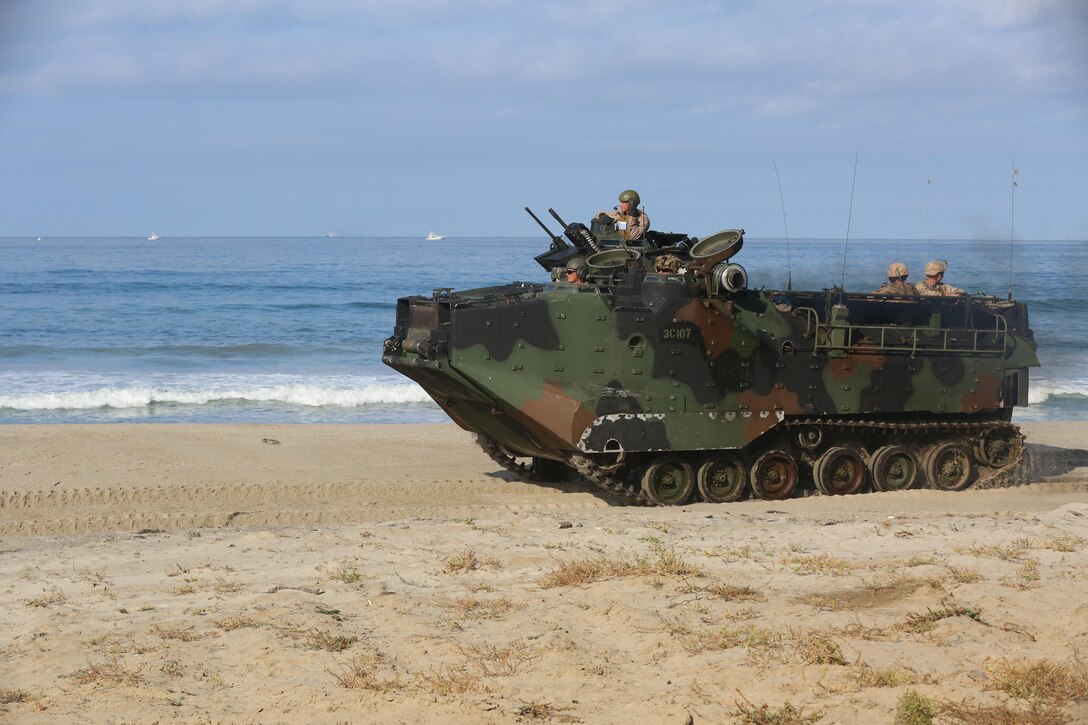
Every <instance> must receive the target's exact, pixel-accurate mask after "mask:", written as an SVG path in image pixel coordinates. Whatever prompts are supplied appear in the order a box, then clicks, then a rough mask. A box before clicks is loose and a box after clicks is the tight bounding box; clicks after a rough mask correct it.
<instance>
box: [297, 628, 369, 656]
mask: <svg viewBox="0 0 1088 725" xmlns="http://www.w3.org/2000/svg"><path fill="white" fill-rule="evenodd" d="M358 641H359V638H358V637H348V636H345V635H342V634H330V633H329V632H322V631H321V630H318V629H311V630H310V631H309V632H307V633H306V635H305V637H304V638H303V641H302V646H303V647H304V648H306V649H323V650H325V651H326V652H343V651H344V650H346V649H349V648H350V647H351V646H352V645H353V644H355V643H356V642H358Z"/></svg>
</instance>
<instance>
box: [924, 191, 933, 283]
mask: <svg viewBox="0 0 1088 725" xmlns="http://www.w3.org/2000/svg"><path fill="white" fill-rule="evenodd" d="M932 183H933V179H932V178H931V177H930V176H929V174H926V212H925V241H924V242H923V245H922V250H923V251H922V254H923V256H924V259H922V264H923V265H925V263H926V262H927V261H928V260H929V185H930V184H932Z"/></svg>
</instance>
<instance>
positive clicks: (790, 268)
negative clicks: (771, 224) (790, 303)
mask: <svg viewBox="0 0 1088 725" xmlns="http://www.w3.org/2000/svg"><path fill="white" fill-rule="evenodd" d="M771 163H772V164H774V178H776V179H778V201H779V202H781V204H782V228H783V229H785V230H786V270H787V271H786V290H787V291H788V290H792V289H793V262H792V261H791V260H790V228H789V225H788V224H786V197H785V196H783V195H782V177H781V176H779V175H778V164H776V163H775V162H774V160H773V159H772V160H771Z"/></svg>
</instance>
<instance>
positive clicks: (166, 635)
mask: <svg viewBox="0 0 1088 725" xmlns="http://www.w3.org/2000/svg"><path fill="white" fill-rule="evenodd" d="M151 634H153V635H155V636H157V637H159V638H161V639H176V640H178V641H181V642H196V641H197V640H201V639H208V638H209V637H218V636H219V633H218V632H196V631H194V630H193V628H192V627H163V626H162V625H158V624H156V625H155V626H154V627H152V628H151Z"/></svg>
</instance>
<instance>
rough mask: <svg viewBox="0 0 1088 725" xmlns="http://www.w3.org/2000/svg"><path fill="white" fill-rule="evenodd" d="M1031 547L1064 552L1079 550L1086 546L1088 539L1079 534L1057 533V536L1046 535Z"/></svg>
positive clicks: (1087, 545) (1087, 546)
mask: <svg viewBox="0 0 1088 725" xmlns="http://www.w3.org/2000/svg"><path fill="white" fill-rule="evenodd" d="M1031 548H1033V549H1052V550H1054V551H1064V552H1073V551H1080V550H1081V549H1084V548H1088V539H1085V538H1083V537H1081V536H1073V535H1072V534H1058V535H1057V536H1048V537H1046V538H1045V539H1043V540H1042V541H1037V542H1035V544H1033V545H1032V547H1031Z"/></svg>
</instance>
